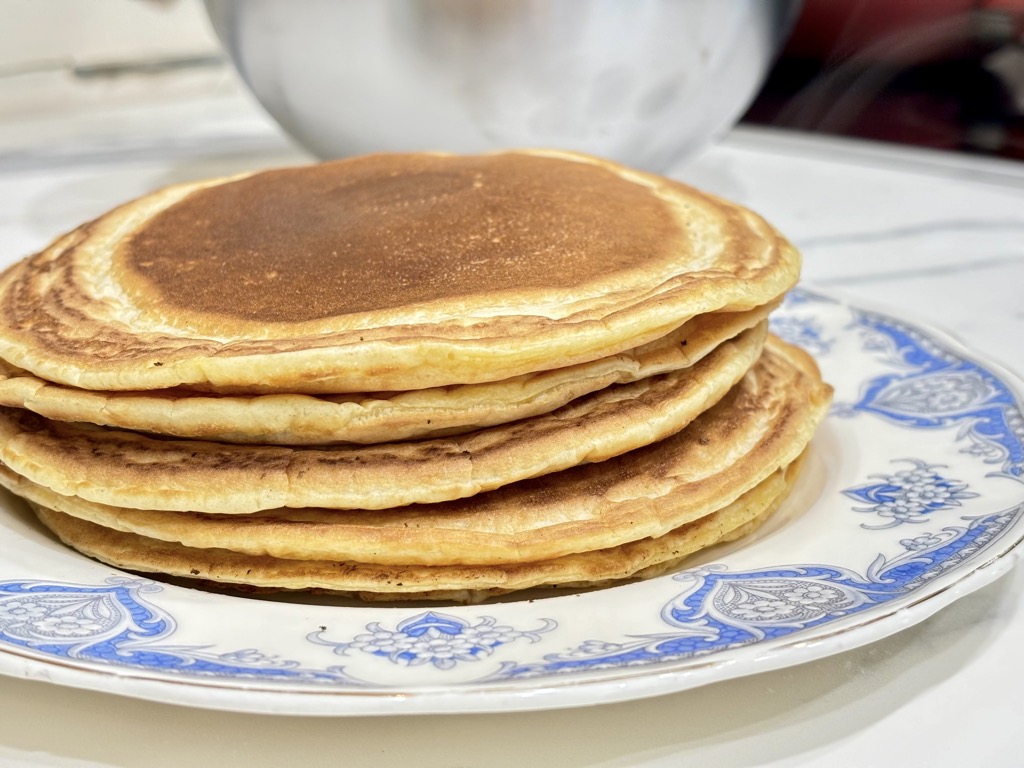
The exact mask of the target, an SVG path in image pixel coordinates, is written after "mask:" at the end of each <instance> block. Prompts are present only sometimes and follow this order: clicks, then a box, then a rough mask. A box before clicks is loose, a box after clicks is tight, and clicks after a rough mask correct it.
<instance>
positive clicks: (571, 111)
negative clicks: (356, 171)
mask: <svg viewBox="0 0 1024 768" xmlns="http://www.w3.org/2000/svg"><path fill="white" fill-rule="evenodd" d="M206 6H207V10H208V12H209V15H210V18H211V20H212V22H213V26H214V28H215V29H216V31H217V34H218V35H219V36H220V39H221V40H222V42H223V43H224V46H225V48H226V50H227V52H228V54H229V55H230V57H231V59H232V60H233V62H234V64H235V66H236V67H237V69H238V71H239V72H240V73H241V75H242V77H243V78H244V80H245V81H246V83H247V84H248V86H249V87H250V88H251V90H252V92H253V93H254V94H255V95H256V97H257V98H258V99H259V100H260V102H261V103H262V104H263V105H264V107H265V108H266V109H267V110H268V111H269V112H270V114H271V115H272V116H273V117H274V118H275V119H276V120H277V121H278V122H279V123H280V124H281V126H282V127H283V128H284V129H285V130H286V131H287V132H288V133H290V134H291V135H292V136H293V137H294V138H295V139H296V140H297V141H298V142H299V143H300V144H302V145H303V146H305V147H306V148H307V149H309V150H310V151H312V152H313V153H314V154H316V155H317V156H319V157H322V158H333V157H342V156H346V155H354V154H362V153H366V152H372V151H409V150H448V151H454V152H478V151H485V150H490V149H500V148H508V147H524V146H530V147H557V148H564V149H575V150H579V151H583V152H590V153H593V154H597V155H601V156H604V157H610V158H614V159H617V160H619V161H621V162H625V163H627V164H630V165H634V166H638V167H642V168H648V169H651V170H665V169H666V168H668V167H669V166H671V165H672V164H673V163H675V162H677V161H678V160H680V159H681V158H682V157H684V156H685V155H687V154H688V153H691V152H692V151H694V150H696V149H698V148H700V147H701V146H703V145H704V144H706V143H707V142H709V141H710V140H712V139H713V138H714V137H716V136H717V135H718V134H720V133H721V132H723V131H724V130H726V129H728V128H729V127H731V125H732V124H733V123H734V122H735V121H736V120H737V119H738V118H739V116H740V115H741V114H742V112H743V110H744V108H745V107H746V106H747V104H748V103H749V101H750V100H751V98H752V97H753V95H754V94H755V92H756V90H757V88H758V87H759V85H760V83H761V82H762V80H763V78H764V76H765V74H766V72H767V69H768V66H769V64H770V62H771V59H772V57H773V54H774V52H775V50H776V48H777V46H778V45H779V44H780V41H781V40H782V39H783V36H784V35H785V33H786V31H787V30H788V27H789V23H790V22H791V21H792V19H793V16H794V15H795V12H796V10H797V8H798V6H799V0H292V1H291V2H286V1H285V0H206Z"/></svg>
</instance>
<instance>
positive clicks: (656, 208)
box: [0, 151, 800, 394]
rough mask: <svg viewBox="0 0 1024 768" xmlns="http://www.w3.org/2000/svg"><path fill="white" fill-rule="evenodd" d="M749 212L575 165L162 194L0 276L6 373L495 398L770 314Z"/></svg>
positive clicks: (470, 163) (273, 182)
mask: <svg viewBox="0 0 1024 768" xmlns="http://www.w3.org/2000/svg"><path fill="white" fill-rule="evenodd" d="M799 267H800V259H799V256H798V254H797V252H796V251H795V249H793V247H792V246H791V245H790V244H789V243H788V242H787V241H786V240H785V239H784V238H783V237H782V236H781V235H779V234H778V233H777V232H776V231H775V230H774V229H773V228H772V227H771V226H770V225H768V224H767V223H766V222H765V221H764V220H763V219H761V218H760V217H759V216H757V215H756V214H754V213H752V212H750V211H748V210H746V209H744V208H742V207H740V206H738V205H735V204H732V203H729V202H726V201H723V200H720V199H718V198H715V197H712V196H710V195H707V194H705V193H702V192H699V191H697V190H695V189H692V188H690V187H687V186H685V185H682V184H679V183H677V182H675V181H672V180H668V179H664V178H661V177H658V176H654V175H651V174H646V173H640V172H637V171H633V170H629V169H627V168H624V167H622V166H619V165H616V164H614V163H611V162H607V161H603V160H598V159H596V158H592V157H586V156H582V155H577V154H570V153H565V152H551V151H549V152H540V151H532V152H527V151H520V152H506V153H496V154H490V155H481V156H452V155H439V154H385V155H372V156H366V157H359V158H350V159H345V160H340V161H336V162H331V163H323V164H319V165H313V166H306V167H299V168H286V169H280V170H274V171H266V172H262V173H257V174H251V175H247V176H242V177H232V178H227V179H215V180H210V181H203V182H195V183H189V184H184V185H179V186H175V187H171V188H167V189H164V190H161V191H158V192H155V193H153V194H150V195H148V196H146V197H143V198H140V199H138V200H136V201H133V202H130V203H128V204H126V205H123V206H121V207H120V208H117V209H115V210H114V211H111V212H110V213H108V214H106V215H104V216H101V217H100V218H98V219H96V220H95V221H92V222H89V223H87V224H85V225H83V226H81V227H79V228H78V229H76V230H74V231H72V232H70V233H69V234H67V235H65V236H63V237H61V238H59V239H58V240H56V241H55V242H54V243H53V244H52V245H51V246H50V247H48V248H47V249H45V250H44V251H42V252H41V253H39V254H37V255H35V256H32V257H30V258H28V259H26V260H24V261H22V262H19V263H18V264H16V265H15V266H13V267H11V268H10V269H8V270H7V271H6V272H5V273H4V274H3V276H2V277H0V357H2V358H3V359H5V360H7V361H8V362H9V363H10V364H11V365H13V366H15V367H17V368H21V369H24V370H26V371H29V372H31V373H32V374H34V375H35V376H38V377H39V378H41V379H44V380H47V381H51V382H55V383H58V384H63V385H66V386H72V387H78V388H82V389H88V390H103V391H106V390H117V391H124V390H128V391H134V390H154V389H166V388H170V387H178V386H189V387H193V388H202V389H206V390H209V391H215V392H221V393H230V394H238V393H246V394H258V393H273V392H279V393H288V394H296V393H302V394H325V393H330V394H337V393H350V392H375V391H406V390H414V389H424V388H428V387H438V386H448V385H453V384H471V383H479V382H484V381H499V380H503V379H508V378H512V377H515V376H519V375H522V374H526V373H533V372H536V371H539V370H549V369H552V368H560V367H565V366H568V365H575V364H577V363H581V362H587V361H591V360H597V359H600V358H602V357H607V356H610V355H614V354H617V353H619V352H621V351H623V350H627V349H631V348H635V347H637V346H640V345H643V344H646V343H647V342H649V341H652V340H654V339H657V338H660V337H663V336H665V335H666V334H667V333H669V332H670V331H671V330H672V329H675V328H677V327H679V326H680V325H681V324H682V323H684V322H686V321H687V320H688V319H690V318H692V317H695V316H697V315H700V314H704V313H707V312H712V311H744V310H748V309H753V308H755V307H760V306H763V305H765V304H767V303H769V302H771V301H774V300H777V299H778V298H779V297H781V296H782V294H783V293H784V292H785V291H786V290H788V289H789V288H790V287H791V286H792V285H793V284H794V283H795V281H796V279H797V276H798V272H799Z"/></svg>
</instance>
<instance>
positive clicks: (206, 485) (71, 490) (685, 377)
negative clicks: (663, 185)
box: [0, 326, 771, 514]
mask: <svg viewBox="0 0 1024 768" xmlns="http://www.w3.org/2000/svg"><path fill="white" fill-rule="evenodd" d="M764 337H765V328H764V327H763V326H758V327H756V328H752V329H750V330H748V331H744V332H743V333H742V334H740V335H739V336H737V337H736V338H734V339H730V340H729V341H726V342H724V343H723V344H721V345H719V346H718V347H717V348H716V349H715V350H714V351H713V352H712V353H711V354H709V355H707V356H706V357H705V358H704V359H702V360H701V361H699V362H698V363H697V364H696V365H694V366H692V367H690V368H687V369H684V370H682V371H676V372H673V373H667V374H663V375H661V376H654V377H648V378H646V379H641V380H640V381H637V382H634V383H632V384H623V385H618V386H614V387H608V388H606V389H603V390H600V391H598V392H594V393H592V394H590V395H588V396H586V397H584V398H582V399H580V400H577V401H575V402H573V403H570V404H569V405H566V406H564V407H562V408H559V409H558V410H556V411H552V412H551V413H548V414H544V415H542V416H537V417H534V418H532V419H527V420H524V421H517V422H513V423H511V424H503V425H500V426H497V427H491V428H489V429H483V430H479V431H476V432H471V433H469V434H467V435H463V436H456V437H450V438H434V439H430V440H422V441H416V442H407V443H390V444H384V445H365V446H326V447H283V446H282V447H278V446H265V445H229V444H225V443H214V442H207V441H199V440H183V439H169V438H161V437H156V436H146V435H142V434H139V433H135V432H127V431H123V430H116V429H110V428H104V427H96V426H93V425H87V424H78V423H68V422H56V421H49V420H46V419H43V418H42V417H40V416H37V415H36V414H33V413H31V412H28V411H24V410H21V409H11V408H0V461H2V462H3V463H4V464H6V465H7V466H9V467H10V468H11V469H13V470H14V471H15V472H17V473H18V474H21V475H24V476H26V477H28V478H29V479H31V480H32V481H33V482H36V483H38V484H40V485H43V486H46V487H48V488H51V489H53V490H55V491H57V492H58V493H62V494H65V495H70V496H81V497H82V498H84V499H88V500H90V501H98V502H101V503H105V504H114V505H117V506H126V507H136V508H141V509H148V508H152V509H175V510H195V511H202V512H214V513H224V514H245V513H250V512H256V511H259V510H261V509H273V508H275V507H311V506H324V507H331V508H349V509H385V508H388V507H397V506H402V505H404V504H412V503H431V502H439V501H446V500H449V499H456V498H463V497H466V496H472V495H473V494H475V493H479V492H481V491H486V490H489V489H492V488H497V487H500V486H502V485H506V484H508V483H511V482H515V481H517V480H522V479H525V478H529V477H537V476H539V475H543V474H546V473H549V472H555V471H558V470H560V469H565V468H567V467H571V466H574V465H576V464H580V463H585V462H592V461H602V460H604V459H607V458H610V457H612V456H615V455H617V454H620V453H624V452H626V451H629V450H632V449H634V448H637V447H640V446H642V445H646V444H648V443H651V442H654V441H656V440H659V439H661V438H663V437H666V436H668V435H670V434H672V433H674V432H677V431H678V430H680V429H682V428H683V427H684V426H686V424H688V423H689V422H690V421H692V420H693V419H694V418H695V417H696V416H698V415H699V414H700V413H702V412H703V411H704V410H706V409H707V408H708V407H710V406H711V405H713V404H714V403H715V402H717V401H718V400H719V399H720V398H721V397H722V396H723V395H725V394H726V392H727V391H728V390H729V388H730V387H732V385H733V384H734V383H735V382H736V381H738V380H739V379H740V378H741V377H742V376H743V375H744V374H745V373H746V372H747V371H748V370H749V369H750V367H751V365H752V364H753V363H754V361H755V360H757V359H758V355H759V354H760V351H761V349H762V345H763V342H764ZM765 368H766V370H770V369H771V366H770V365H769V366H765Z"/></svg>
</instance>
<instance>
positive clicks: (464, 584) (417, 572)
mask: <svg viewBox="0 0 1024 768" xmlns="http://www.w3.org/2000/svg"><path fill="white" fill-rule="evenodd" d="M795 475H796V471H795V468H794V470H793V471H789V472H787V471H786V470H785V469H780V470H777V471H776V472H774V473H772V474H771V475H770V476H769V477H768V478H766V479H765V480H763V481H761V482H760V483H759V484H758V485H756V486H755V487H754V488H752V489H750V490H748V491H747V492H746V493H744V494H743V495H742V496H740V497H739V498H738V499H736V500H735V501H733V502H732V503H730V504H728V505H727V506H725V507H724V508H722V509H720V510H716V511H714V512H712V513H710V514H708V515H706V516H704V517H701V518H700V519H698V520H695V521H693V522H691V523H688V524H686V525H683V526H681V527H679V528H676V529H674V530H672V531H670V532H668V533H666V534H665V535H663V536H661V537H658V538H647V539H643V540H640V541H634V542H630V543H628V544H623V545H619V546H615V547H610V548H606V549H601V550H597V551H592V552H582V553H578V554H573V555H566V556H564V557H560V558H555V559H551V560H542V561H536V562H523V563H516V564H512V565H491V566H480V565H474V566H459V565H454V566H444V565H442V566H417V565H396V566H381V565H372V564H367V563H359V562H344V561H324V560H308V561H304V560H284V559H278V558H274V557H270V556H266V555H264V556H253V555H244V554H240V553H237V552H232V551H230V550H226V549H196V548H192V547H186V546H183V545H181V544H174V543H170V542H166V541H159V540H157V539H150V538H146V537H144V536H139V535H137V534H132V533H124V532H122V531H114V530H111V529H108V528H104V527H102V526H98V525H96V524H94V523H89V522H86V521H84V520H80V519H78V518H75V517H71V516H70V515H65V514H63V513H61V512H56V511H54V510H51V509H47V508H46V507H44V506H42V505H39V504H36V503H31V506H32V507H33V509H34V510H35V512H36V514H37V515H38V517H39V519H40V520H41V521H42V523H43V524H44V525H46V526H47V527H48V528H50V530H52V531H53V532H54V533H55V534H56V535H57V536H58V537H59V538H60V539H61V540H62V541H63V542H64V543H66V544H67V545H69V546H71V547H73V548H75V549H77V550H79V551H81V552H83V553H84V554H87V555H89V556H90V557H94V558H96V559H98V560H101V561H103V562H105V563H108V564H110V565H113V566H115V567H117V568H124V569H127V570H130V571H137V572H142V573H157V574H165V575H170V576H177V577H184V578H187V579H192V580H197V579H199V580H205V581H213V582H219V583H222V584H229V585H231V584H234V585H244V586H252V587H257V588H261V589H273V590H315V591H319V592H330V593H340V594H345V595H353V596H357V597H360V598H363V599H376V600H403V599H410V598H412V599H415V598H420V599H424V598H425V599H443V600H448V601H459V602H479V601H481V600H482V599H485V598H487V597H490V596H493V595H498V594H505V593H508V592H512V591H517V590H522V589H528V588H531V587H540V586H561V587H576V588H578V587H593V586H605V585H608V584H609V583H613V582H618V581H622V580H624V579H628V578H650V577H653V576H657V575H660V574H662V573H665V572H667V571H668V570H671V569H672V568H676V567H678V566H679V564H680V562H681V561H682V560H683V559H684V558H685V557H686V556H688V555H690V554H692V553H694V552H696V551H698V550H700V549H703V548H705V547H708V546H710V545H712V544H715V543H717V542H721V541H728V540H730V539H732V538H735V537H738V536H740V535H747V534H749V533H750V532H751V531H752V530H753V529H754V528H755V527H756V525H757V524H758V523H760V522H763V521H764V519H766V518H767V517H768V515H770V514H771V512H773V511H775V510H776V509H777V508H778V506H779V505H780V504H781V503H782V501H783V500H784V499H785V497H786V495H787V494H788V493H789V490H790V489H791V488H792V484H793V480H794V478H795Z"/></svg>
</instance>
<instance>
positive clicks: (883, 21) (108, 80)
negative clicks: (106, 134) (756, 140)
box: [0, 0, 1024, 160]
mask: <svg viewBox="0 0 1024 768" xmlns="http://www.w3.org/2000/svg"><path fill="white" fill-rule="evenodd" d="M0 12H2V16H0V18H3V22H2V24H0V139H2V133H3V132H4V131H5V130H8V129H11V128H12V127H17V126H19V125H20V126H21V128H22V129H24V128H25V126H26V125H31V124H32V123H33V121H35V120H39V121H40V124H43V123H42V121H43V120H44V119H45V118H46V117H48V116H49V117H52V115H53V114H55V113H57V112H59V111H60V110H65V109H67V108H68V107H69V106H70V107H74V108H76V109H77V110H78V111H79V112H84V113H86V114H87V113H88V110H89V109H90V107H91V106H92V105H99V104H104V105H110V104H112V103H118V102H130V103H132V104H135V105H140V104H141V105H144V104H145V103H146V102H147V101H153V102H154V103H155V102H156V101H157V100H159V99H166V98H167V97H168V96H180V97H181V98H195V97H202V96H203V95H209V94H221V95H223V94H224V93H227V92H232V93H233V92H235V91H239V92H240V90H241V89H239V87H238V83H237V78H236V76H235V75H234V73H233V71H232V70H231V68H230V66H229V65H228V64H227V62H226V59H225V57H224V55H223V54H222V51H221V47H220V44H219V42H218V40H217V38H216V36H215V35H214V34H213V32H212V30H211V28H210V24H209V22H208V20H207V18H206V13H205V11H204V9H203V6H202V4H201V2H199V0H0ZM239 98H246V96H244V95H239ZM743 120H744V121H745V122H747V123H752V124H759V125H773V126H779V127H784V128H788V129H792V130H798V131H812V132H823V133H828V134H835V135H848V136H855V137H860V138H864V139H869V140H877V141H885V142H895V143H901V144H909V145H917V146H924V147H932V148H939V149H949V150H956V151H964V152H972V153H981V154H987V155H992V156H999V157H1006V158H1013V159H1018V160H1021V159H1024V0H806V2H805V3H804V5H803V8H802V11H801V13H800V16H799V19H798V21H797V22H796V24H795V26H794V27H793V31H792V34H791V35H790V37H789V39H788V42H787V43H786V45H785V47H784V50H783V51H782V53H781V55H780V56H779V58H778V59H777V60H776V62H775V64H774V66H773V68H772V69H771V73H770V76H769V77H768V79H767V82H766V83H765V85H764V87H763V89H762V90H761V91H760V93H759V95H758V96H757V98H756V99H755V101H754V102H753V103H752V104H751V106H750V107H749V109H748V110H747V112H746V114H745V116H744V117H743ZM48 130H52V129H48Z"/></svg>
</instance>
